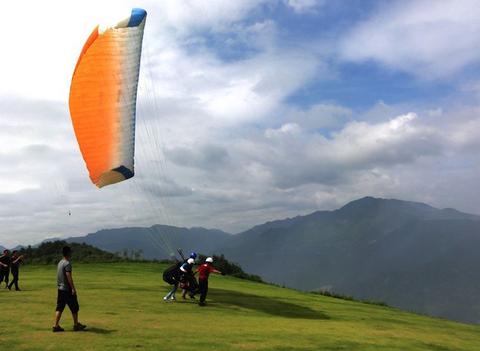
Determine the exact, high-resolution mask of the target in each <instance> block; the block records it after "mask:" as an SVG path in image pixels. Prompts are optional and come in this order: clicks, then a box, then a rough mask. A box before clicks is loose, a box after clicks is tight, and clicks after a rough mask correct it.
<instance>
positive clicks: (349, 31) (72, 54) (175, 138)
mask: <svg viewBox="0 0 480 351" xmlns="http://www.w3.org/2000/svg"><path fill="white" fill-rule="evenodd" d="M131 7H143V8H145V9H146V10H147V11H148V19H147V26H146V29H145V36H144V47H143V55H142V67H141V76H140V83H139V84H140V86H139V100H138V104H137V112H138V116H137V135H136V176H135V178H133V179H132V180H129V181H126V182H122V183H119V184H116V185H113V186H110V187H106V188H103V189H97V188H96V187H95V186H93V185H92V184H91V183H90V181H89V178H88V174H87V171H86V168H85V165H84V162H83V159H82V157H81V155H80V152H79V149H78V146H77V144H76V140H75V137H74V134H73V129H72V126H71V123H70V116H69V111H68V93H69V84H70V79H71V74H72V71H73V68H74V66H75V63H76V60H77V57H78V54H79V52H80V49H81V47H82V46H83V43H84V41H85V40H86V38H87V37H88V35H89V34H90V32H91V30H92V29H93V27H94V26H95V25H96V24H97V23H102V22H105V21H108V20H111V19H116V18H118V16H119V14H120V13H124V12H125V9H128V8H131ZM2 12H3V13H4V14H8V15H7V16H2V21H1V22H0V42H1V43H2V47H3V50H2V55H1V56H0V162H1V164H2V167H1V169H0V201H1V202H0V203H1V206H0V244H2V245H4V246H12V245H16V244H19V243H22V244H28V243H36V242H38V241H40V240H43V239H44V238H47V237H58V236H70V235H82V234H86V233H88V232H92V231H96V230H98V229H102V228H113V227H124V226H133V225H152V224H154V223H165V224H171V225H177V226H188V227H189V226H205V227H215V228H219V229H223V230H226V231H229V232H232V233H235V232H239V231H242V230H244V229H247V228H248V227H250V226H251V225H254V224H258V223H262V222H264V221H267V220H271V219H278V218H284V217H287V216H294V215H297V214H306V213H309V212H312V211H315V210H318V209H334V208H337V207H339V206H341V205H343V204H345V203H346V202H348V201H350V200H353V199H356V198H359V197H362V196H366V195H372V196H378V197H389V198H400V199H406V200H415V201H422V202H427V203H429V204H431V205H434V206H437V207H454V208H457V209H459V210H462V211H466V212H471V213H477V214H480V186H479V185H478V183H479V180H478V178H479V175H480V162H479V161H480V153H479V150H480V50H478V48H479V47H480V21H479V20H478V19H479V18H480V6H478V1H476V0H472V1H469V0H454V1H449V0H443V1H436V0H431V1H427V0H425V1H422V0H418V1H408V0H402V1H388V2H384V1H370V0H349V1H333V0H330V1H329V0H238V1H230V0H208V1H205V0H184V1H180V0H163V1H140V0H139V1H135V2H133V1H119V0H115V1H101V2H100V1H86V0H82V1H53V0H43V1H35V0H31V1H26V0H15V1H13V0H7V1H4V2H3V3H2ZM120 16H121V15H120Z"/></svg>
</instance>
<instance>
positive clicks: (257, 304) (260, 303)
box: [208, 289, 330, 319]
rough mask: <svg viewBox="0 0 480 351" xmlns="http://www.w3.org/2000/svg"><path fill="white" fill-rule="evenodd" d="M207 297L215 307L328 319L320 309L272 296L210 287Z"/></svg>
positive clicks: (288, 316) (289, 316)
mask: <svg viewBox="0 0 480 351" xmlns="http://www.w3.org/2000/svg"><path fill="white" fill-rule="evenodd" d="M208 297H209V298H211V300H212V302H213V305H215V307H220V306H221V305H230V306H237V307H241V308H247V309H250V310H256V311H259V312H263V313H268V314H271V315H275V316H280V317H285V318H299V319H330V317H329V316H328V315H327V314H325V313H323V312H321V311H317V310H314V309H312V308H309V307H306V306H302V305H297V304H294V303H292V302H287V301H284V300H279V299H277V298H274V297H266V296H259V295H252V294H247V293H243V292H238V291H233V290H224V289H210V290H209V296H208Z"/></svg>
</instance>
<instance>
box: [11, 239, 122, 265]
mask: <svg viewBox="0 0 480 351" xmlns="http://www.w3.org/2000/svg"><path fill="white" fill-rule="evenodd" d="M65 245H68V246H70V247H71V248H72V252H73V254H72V257H73V259H74V260H75V262H82V263H96V262H118V261H122V260H124V259H122V258H120V257H118V256H117V255H115V254H112V253H111V252H106V251H103V250H100V249H98V248H96V247H94V246H91V245H87V244H78V243H67V242H65V241H52V242H45V243H42V244H40V246H38V247H36V248H32V247H26V248H23V249H21V250H19V252H20V254H22V255H24V257H25V259H24V262H25V263H26V264H55V263H57V262H58V261H59V260H60V259H61V258H62V248H63V247H64V246H65Z"/></svg>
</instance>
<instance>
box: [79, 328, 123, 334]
mask: <svg viewBox="0 0 480 351" xmlns="http://www.w3.org/2000/svg"><path fill="white" fill-rule="evenodd" d="M114 332H116V330H110V329H104V328H97V327H92V328H90V327H87V329H85V330H84V331H83V333H94V334H111V333H114Z"/></svg>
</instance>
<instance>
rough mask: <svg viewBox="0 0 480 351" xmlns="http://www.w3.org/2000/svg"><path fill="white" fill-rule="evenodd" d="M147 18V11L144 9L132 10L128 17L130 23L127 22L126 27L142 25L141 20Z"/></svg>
mask: <svg viewBox="0 0 480 351" xmlns="http://www.w3.org/2000/svg"><path fill="white" fill-rule="evenodd" d="M146 16H147V11H145V10H144V9H139V8H133V9H132V14H131V15H130V21H128V25H127V27H137V26H138V25H139V24H140V23H142V21H143V19H144V18H145V17H146Z"/></svg>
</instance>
